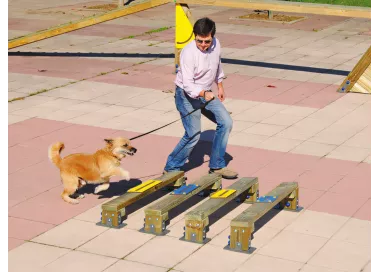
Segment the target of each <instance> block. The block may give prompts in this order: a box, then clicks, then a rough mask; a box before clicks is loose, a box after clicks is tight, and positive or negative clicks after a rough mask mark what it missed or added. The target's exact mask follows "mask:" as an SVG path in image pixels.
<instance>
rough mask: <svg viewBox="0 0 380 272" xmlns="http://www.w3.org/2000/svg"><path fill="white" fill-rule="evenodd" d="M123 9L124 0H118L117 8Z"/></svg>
mask: <svg viewBox="0 0 380 272" xmlns="http://www.w3.org/2000/svg"><path fill="white" fill-rule="evenodd" d="M121 7H124V0H119V8H121Z"/></svg>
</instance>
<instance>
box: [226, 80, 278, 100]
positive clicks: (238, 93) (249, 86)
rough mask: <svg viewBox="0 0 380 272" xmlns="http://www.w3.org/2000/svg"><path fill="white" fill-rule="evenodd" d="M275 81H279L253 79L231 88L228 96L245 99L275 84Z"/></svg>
mask: <svg viewBox="0 0 380 272" xmlns="http://www.w3.org/2000/svg"><path fill="white" fill-rule="evenodd" d="M275 81H277V79H275V78H265V77H253V78H251V79H248V80H245V81H243V82H241V83H238V84H234V85H232V86H230V87H229V88H228V94H229V96H230V97H231V98H238V99H244V97H245V95H247V94H249V93H252V92H253V91H256V90H258V89H260V88H263V87H264V86H267V85H269V84H273V83H274V82H275Z"/></svg>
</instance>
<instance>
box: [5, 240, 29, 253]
mask: <svg viewBox="0 0 380 272" xmlns="http://www.w3.org/2000/svg"><path fill="white" fill-rule="evenodd" d="M23 243H25V241H24V240H19V239H14V238H9V237H8V251H10V250H12V249H14V248H16V247H18V246H21V245H22V244H23Z"/></svg>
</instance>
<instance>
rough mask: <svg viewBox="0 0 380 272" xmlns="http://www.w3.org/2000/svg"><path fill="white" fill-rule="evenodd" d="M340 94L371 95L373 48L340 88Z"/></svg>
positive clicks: (362, 58)
mask: <svg viewBox="0 0 380 272" xmlns="http://www.w3.org/2000/svg"><path fill="white" fill-rule="evenodd" d="M338 92H341V93H347V92H355V93H365V94H370V93H371V47H369V48H368V50H367V51H366V52H365V53H364V55H363V56H362V57H361V59H360V60H359V62H358V63H357V64H356V65H355V67H354V69H352V71H351V73H350V74H349V75H348V76H347V77H346V79H345V80H344V81H343V83H342V84H341V85H340V86H339V89H338Z"/></svg>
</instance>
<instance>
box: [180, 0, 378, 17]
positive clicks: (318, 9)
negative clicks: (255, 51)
mask: <svg viewBox="0 0 380 272" xmlns="http://www.w3.org/2000/svg"><path fill="white" fill-rule="evenodd" d="M176 3H180V4H185V3H186V4H189V5H208V6H220V7H228V8H242V9H251V10H256V9H259V10H271V11H281V12H290V13H305V14H308V13H309V14H320V15H331V16H344V17H357V18H368V19H370V18H371V8H367V7H351V6H341V5H329V4H314V3H301V2H288V1H286V2H285V1H275V0H273V1H268V2H266V1H255V0H177V1H176Z"/></svg>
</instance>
